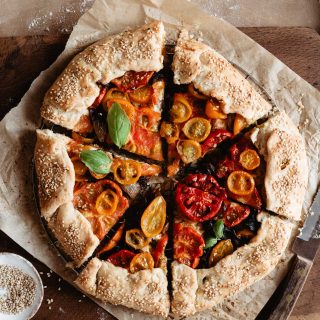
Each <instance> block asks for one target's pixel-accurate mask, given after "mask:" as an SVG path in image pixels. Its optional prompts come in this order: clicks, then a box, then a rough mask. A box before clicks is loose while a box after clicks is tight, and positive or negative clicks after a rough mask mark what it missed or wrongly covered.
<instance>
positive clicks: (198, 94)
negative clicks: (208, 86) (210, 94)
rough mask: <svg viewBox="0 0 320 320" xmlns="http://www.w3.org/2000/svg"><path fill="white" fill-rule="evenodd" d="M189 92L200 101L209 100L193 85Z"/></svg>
mask: <svg viewBox="0 0 320 320" xmlns="http://www.w3.org/2000/svg"><path fill="white" fill-rule="evenodd" d="M188 92H189V93H190V95H191V96H192V97H194V98H196V99H198V100H206V99H208V98H207V97H206V96H205V95H204V94H202V93H200V92H199V91H198V90H197V89H196V88H195V87H194V85H193V84H192V83H190V84H189V85H188Z"/></svg>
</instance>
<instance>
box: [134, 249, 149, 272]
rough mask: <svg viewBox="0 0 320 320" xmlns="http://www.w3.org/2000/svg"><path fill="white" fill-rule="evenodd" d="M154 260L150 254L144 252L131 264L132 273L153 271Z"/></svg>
mask: <svg viewBox="0 0 320 320" xmlns="http://www.w3.org/2000/svg"><path fill="white" fill-rule="evenodd" d="M153 267H154V260H153V258H152V255H151V254H150V253H149V252H143V253H139V254H137V255H135V256H134V257H133V259H132V260H131V262H130V268H129V270H130V272H131V273H135V272H137V271H140V270H148V269H153Z"/></svg>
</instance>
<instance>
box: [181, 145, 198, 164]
mask: <svg viewBox="0 0 320 320" xmlns="http://www.w3.org/2000/svg"><path fill="white" fill-rule="evenodd" d="M177 151H178V153H179V155H180V157H181V160H182V161H183V162H184V163H190V162H193V161H195V160H197V159H199V158H200V157H201V146H200V144H199V142H197V141H193V140H179V141H178V143H177Z"/></svg>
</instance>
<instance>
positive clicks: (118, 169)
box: [112, 159, 142, 185]
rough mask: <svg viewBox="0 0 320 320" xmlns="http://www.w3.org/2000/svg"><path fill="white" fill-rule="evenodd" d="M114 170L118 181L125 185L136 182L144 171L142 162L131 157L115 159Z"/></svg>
mask: <svg viewBox="0 0 320 320" xmlns="http://www.w3.org/2000/svg"><path fill="white" fill-rule="evenodd" d="M112 171H113V175H114V178H115V179H116V181H117V182H119V183H120V184H123V185H129V184H133V183H136V182H137V181H138V180H139V178H140V177H141V173H142V172H141V165H140V163H139V162H137V161H134V160H129V159H126V160H125V159H123V160H122V159H117V160H114V161H113V165H112Z"/></svg>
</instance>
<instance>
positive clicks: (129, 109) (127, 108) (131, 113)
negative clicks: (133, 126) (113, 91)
mask: <svg viewBox="0 0 320 320" xmlns="http://www.w3.org/2000/svg"><path fill="white" fill-rule="evenodd" d="M114 103H119V104H120V106H121V108H122V109H123V111H124V112H125V113H126V114H127V116H128V118H129V119H134V118H135V116H136V110H135V107H134V106H133V105H132V104H131V103H130V102H129V101H127V100H124V99H120V98H114V99H110V100H107V109H106V111H108V110H109V109H111V107H112V104H114Z"/></svg>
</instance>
